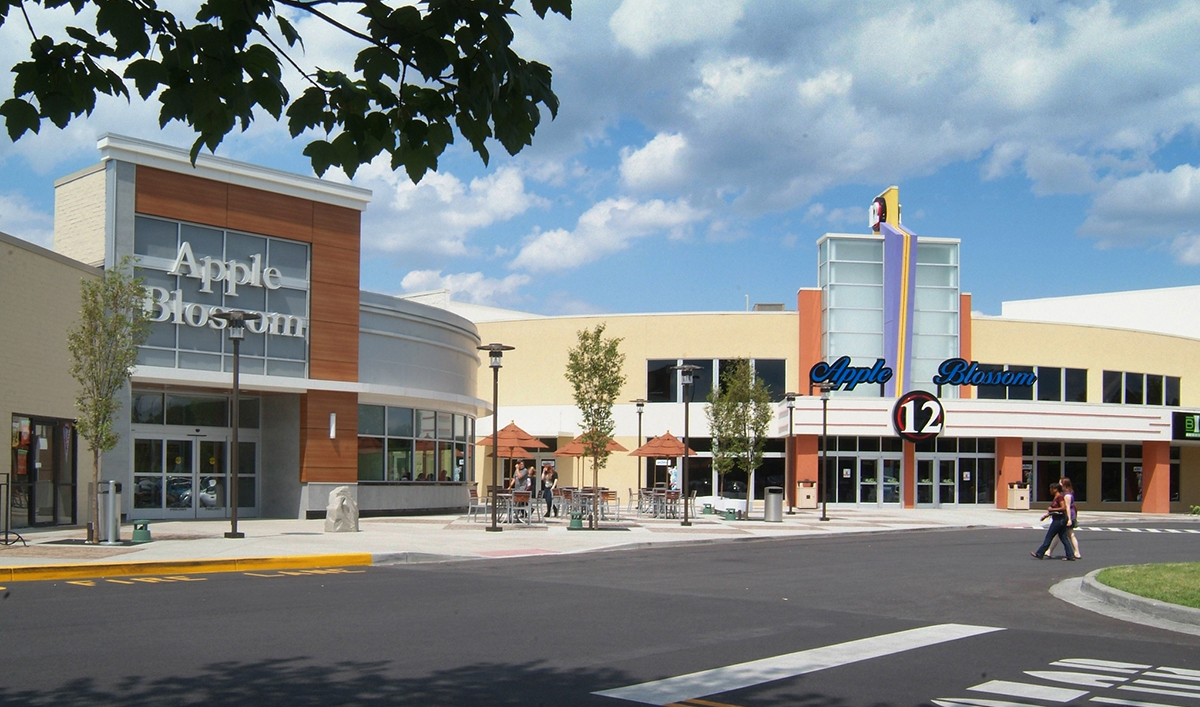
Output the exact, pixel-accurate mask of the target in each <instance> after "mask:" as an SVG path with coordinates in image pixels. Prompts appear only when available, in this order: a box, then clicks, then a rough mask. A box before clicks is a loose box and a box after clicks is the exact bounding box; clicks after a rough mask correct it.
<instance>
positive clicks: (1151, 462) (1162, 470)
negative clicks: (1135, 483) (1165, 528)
mask: <svg viewBox="0 0 1200 707" xmlns="http://www.w3.org/2000/svg"><path fill="white" fill-rule="evenodd" d="M1170 512H1171V443H1170V442H1142V513H1170Z"/></svg>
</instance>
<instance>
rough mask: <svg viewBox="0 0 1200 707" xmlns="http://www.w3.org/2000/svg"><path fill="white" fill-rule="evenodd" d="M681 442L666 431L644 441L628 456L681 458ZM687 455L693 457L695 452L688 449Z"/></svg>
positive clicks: (682, 449) (656, 476)
mask: <svg viewBox="0 0 1200 707" xmlns="http://www.w3.org/2000/svg"><path fill="white" fill-rule="evenodd" d="M684 450H685V448H684V446H683V442H682V441H680V439H679V438H678V437H676V436H675V435H673V434H671V432H670V430H668V431H667V432H666V433H665V434H662V435H659V436H658V437H655V438H653V439H648V440H646V443H645V444H643V445H642V446H640V447H638V448H637V449H635V450H633V451H632V452H630V453H629V454H630V456H635V457H659V458H662V457H682V456H683V454H684ZM686 451H687V455H688V456H689V457H690V456H695V454H696V450H694V449H691V448H690V447H689V448H687V449H686ZM654 477H655V479H656V480H657V478H658V472H657V471H656V472H655V474H654Z"/></svg>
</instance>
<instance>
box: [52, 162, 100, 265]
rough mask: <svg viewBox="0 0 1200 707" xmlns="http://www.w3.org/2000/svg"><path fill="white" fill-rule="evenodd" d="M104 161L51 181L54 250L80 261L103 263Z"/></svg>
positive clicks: (95, 263) (93, 263)
mask: <svg viewBox="0 0 1200 707" xmlns="http://www.w3.org/2000/svg"><path fill="white" fill-rule="evenodd" d="M105 178H106V177H105V171H104V164H103V163H101V164H97V165H93V166H91V167H88V168H87V169H83V170H80V171H78V172H76V173H74V174H71V175H68V176H66V177H63V178H62V179H59V180H58V181H56V182H55V183H54V250H55V252H57V253H62V254H63V255H66V256H67V257H69V258H74V259H75V260H78V261H79V262H81V263H88V264H91V265H103V263H104V218H105V208H104V206H105Z"/></svg>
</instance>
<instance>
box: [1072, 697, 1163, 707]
mask: <svg viewBox="0 0 1200 707" xmlns="http://www.w3.org/2000/svg"><path fill="white" fill-rule="evenodd" d="M1091 701H1092V702H1100V703H1103V704H1106V705H1125V707H1179V705H1168V704H1165V703H1163V702H1138V701H1137V700H1121V699H1118V698H1116V697H1093V698H1092V700H1091Z"/></svg>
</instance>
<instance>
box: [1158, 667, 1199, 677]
mask: <svg viewBox="0 0 1200 707" xmlns="http://www.w3.org/2000/svg"><path fill="white" fill-rule="evenodd" d="M1155 670H1159V671H1162V672H1164V673H1172V677H1173V676H1175V675H1178V676H1179V679H1181V680H1184V679H1186V680H1200V670H1189V669H1187V668H1169V667H1167V666H1165V665H1162V666H1159V667H1157V668H1155ZM1147 675H1154V676H1155V677H1165V676H1162V675H1159V674H1157V673H1147Z"/></svg>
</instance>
